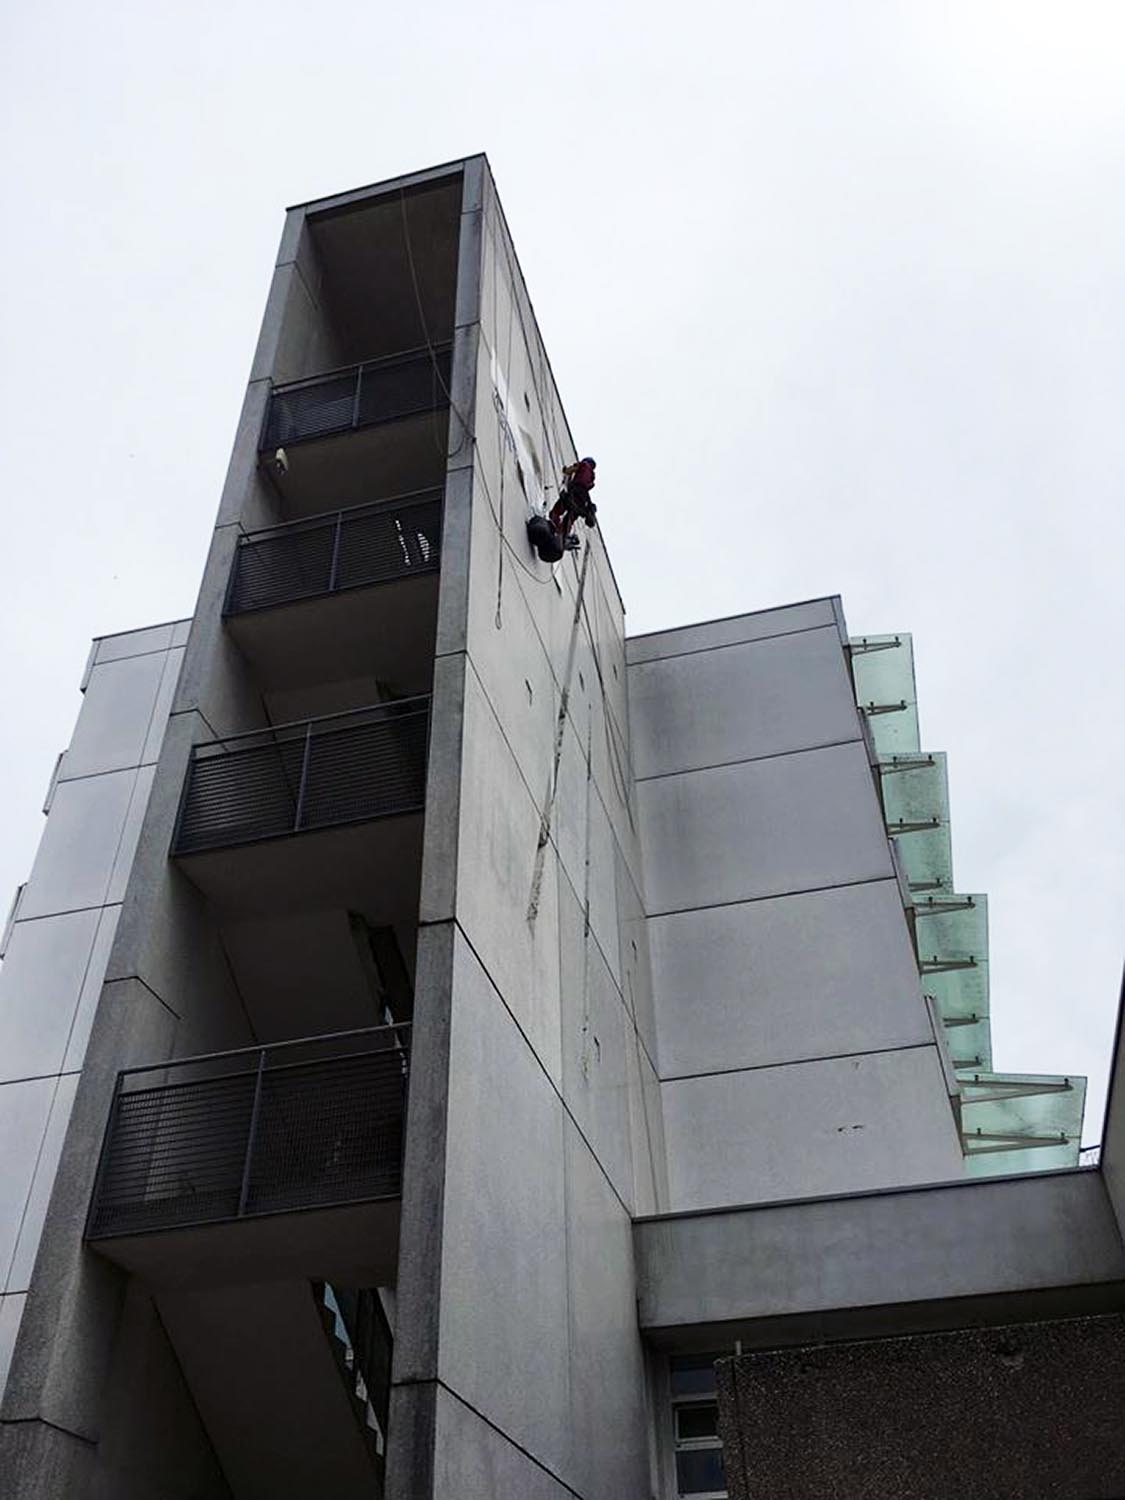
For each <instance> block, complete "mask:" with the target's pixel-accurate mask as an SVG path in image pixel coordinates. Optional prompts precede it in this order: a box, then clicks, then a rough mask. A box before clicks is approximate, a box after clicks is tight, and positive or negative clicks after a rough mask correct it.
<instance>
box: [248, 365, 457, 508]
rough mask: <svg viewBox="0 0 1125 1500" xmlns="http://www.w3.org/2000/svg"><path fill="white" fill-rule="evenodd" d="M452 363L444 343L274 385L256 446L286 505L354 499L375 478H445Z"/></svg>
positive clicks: (396, 484) (407, 482) (398, 484)
mask: <svg viewBox="0 0 1125 1500" xmlns="http://www.w3.org/2000/svg"><path fill="white" fill-rule="evenodd" d="M451 371H452V345H451V344H449V343H443V344H440V345H437V346H435V347H434V348H433V349H431V348H429V347H425V348H421V349H411V350H408V351H406V352H404V353H400V354H393V355H388V356H387V357H385V358H383V359H374V360H367V361H365V362H364V363H363V364H358V365H349V366H348V367H346V368H345V369H342V370H332V371H328V372H327V373H325V374H323V375H314V376H312V377H311V378H309V379H307V380H295V381H292V382H290V383H289V384H287V385H278V386H274V388H273V390H272V391H271V392H270V398H269V404H268V406H267V408H266V416H265V422H264V424H263V428H262V437H261V441H260V444H259V449H260V452H261V454H262V457H263V461H264V462H265V463H266V464H268V465H269V467H270V471H271V472H272V473H273V475H274V478H275V481H276V483H277V487H278V489H279V490H280V491H281V493H282V495H283V497H284V498H285V501H286V504H287V508H288V509H289V513H290V514H291V515H294V516H307V515H309V514H311V513H312V511H314V510H318V511H319V510H323V509H324V507H325V506H328V505H348V504H350V503H352V502H353V501H354V500H355V499H356V489H357V486H361V487H363V488H366V489H367V492H368V493H370V484H371V482H372V480H373V479H375V478H377V479H378V481H379V482H380V483H382V484H385V485H386V486H387V487H388V488H390V489H391V490H394V489H403V490H405V489H413V488H417V487H420V486H422V485H427V484H440V483H441V480H442V478H443V475H444V471H445V458H446V440H447V428H448V409H449V382H450V377H451ZM278 449H282V450H284V453H285V462H284V463H283V464H277V463H276V462H275V459H276V455H277V452H278Z"/></svg>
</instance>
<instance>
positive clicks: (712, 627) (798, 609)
mask: <svg viewBox="0 0 1125 1500" xmlns="http://www.w3.org/2000/svg"><path fill="white" fill-rule="evenodd" d="M835 619H836V616H835V613H834V611H833V608H832V599H831V598H825V599H809V600H808V601H807V602H806V603H804V604H787V605H783V606H782V607H781V608H780V609H760V610H756V611H755V612H754V613H753V614H749V615H730V616H729V617H728V618H727V619H725V620H705V621H703V622H702V623H701V624H699V625H683V626H681V627H680V628H679V629H678V630H656V631H652V632H651V633H650V634H648V635H633V636H630V637H629V638H628V640H627V641H626V642H625V650H626V654H627V657H628V661H629V665H630V666H633V665H634V663H637V662H642V661H653V660H655V659H656V658H657V657H660V656H683V655H685V654H686V653H687V652H689V651H711V650H713V649H714V648H715V647H716V646H733V645H737V644H739V643H740V642H742V641H759V640H764V639H766V638H767V637H768V636H775V635H788V634H791V633H792V632H794V631H797V630H815V629H816V628H817V627H818V626H822V625H832V624H834V623H835Z"/></svg>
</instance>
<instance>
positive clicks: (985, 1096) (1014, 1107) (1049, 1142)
mask: <svg viewBox="0 0 1125 1500" xmlns="http://www.w3.org/2000/svg"><path fill="white" fill-rule="evenodd" d="M1085 1104H1086V1080H1085V1079H1084V1078H1075V1077H1069V1078H1068V1077H1063V1076H1060V1075H1050V1074H1043V1073H986V1072H980V1073H974V1074H973V1075H971V1076H967V1077H963V1078H962V1079H961V1128H962V1134H963V1136H964V1141H965V1149H966V1151H967V1152H968V1153H969V1154H970V1155H974V1154H976V1153H980V1154H996V1155H1001V1154H1007V1151H1006V1149H1005V1148H1009V1147H1020V1143H1021V1142H1022V1141H1025V1140H1026V1142H1027V1148H1030V1149H1033V1150H1046V1149H1048V1147H1049V1146H1050V1147H1052V1148H1053V1146H1054V1145H1055V1144H1057V1145H1059V1146H1060V1147H1061V1146H1062V1145H1064V1144H1066V1145H1070V1146H1071V1147H1072V1148H1073V1156H1074V1161H1075V1162H1077V1160H1078V1148H1079V1144H1080V1142H1081V1139H1082V1115H1083V1111H1084V1108H1085ZM1027 1148H1022V1147H1020V1149H1027Z"/></svg>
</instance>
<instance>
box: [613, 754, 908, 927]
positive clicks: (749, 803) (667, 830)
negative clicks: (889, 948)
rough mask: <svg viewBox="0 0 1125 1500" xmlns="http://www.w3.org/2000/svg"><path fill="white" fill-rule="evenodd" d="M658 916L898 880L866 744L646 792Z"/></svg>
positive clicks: (650, 886) (649, 873) (643, 808)
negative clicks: (861, 883)
mask: <svg viewBox="0 0 1125 1500" xmlns="http://www.w3.org/2000/svg"><path fill="white" fill-rule="evenodd" d="M638 803H639V807H640V814H641V842H642V845H643V847H644V869H645V895H646V897H647V900H648V909H649V914H650V915H656V914H658V913H660V912H667V911H679V910H684V909H686V908H692V907H700V906H712V905H717V904H719V903H722V902H733V901H746V900H751V899H754V898H756V897H760V896H776V895H780V894H782V893H784V892H787V891H803V890H815V889H818V888H822V887H825V886H832V885H843V884H845V883H854V882H858V881H865V880H880V879H882V878H884V877H886V876H889V875H892V874H893V867H892V865H891V855H890V848H889V845H888V842H887V837H886V833H885V831H884V828H883V822H882V817H881V814H880V811H879V805H878V801H877V799H876V795H875V787H874V784H873V782H872V780H871V772H870V769H869V768H868V765H867V756H866V752H865V751H864V748H863V744H862V742H860V741H857V742H856V743H855V744H852V745H839V746H835V747H834V748H832V749H828V750H807V751H804V752H802V753H800V754H797V755H783V756H778V757H776V758H774V759H772V760H759V761H751V762H749V763H748V764H745V765H740V766H727V767H723V768H721V769H718V770H711V771H697V772H693V773H690V774H687V775H683V776H666V777H661V778H659V779H658V780H655V781H646V782H642V783H641V786H640V788H639V792H638Z"/></svg>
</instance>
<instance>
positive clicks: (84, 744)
mask: <svg viewBox="0 0 1125 1500" xmlns="http://www.w3.org/2000/svg"><path fill="white" fill-rule="evenodd" d="M167 666H168V653H167V652H160V651H154V652H149V653H147V654H146V655H144V656H130V657H122V658H120V659H119V660H116V661H111V662H107V663H105V665H104V666H103V665H99V666H95V667H94V670H93V671H92V672H91V674H90V681H89V684H88V685H87V688H86V695H85V697H84V698H83V700H82V711H81V713H80V714H79V715H78V722H77V724H76V725H75V727H74V735H73V737H72V739H71V741H70V747H69V749H68V750H67V752H66V754H65V755H64V756H63V762H62V766H61V767H60V770H59V779H60V780H61V781H73V780H74V779H75V778H77V777H79V776H96V775H99V774H101V773H102V772H104V771H120V770H123V769H124V768H125V767H127V766H137V765H140V764H141V761H142V760H143V759H144V750H145V746H146V744H147V742H148V740H149V733H150V730H151V728H152V725H153V720H154V718H155V716H156V705H157V698H158V696H159V695H160V688H161V684H162V682H163V679H164V675H165V671H166V669H167ZM167 714H168V700H167V698H166V699H165V703H164V717H165V718H166V717H167ZM154 758H155V757H154Z"/></svg>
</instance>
